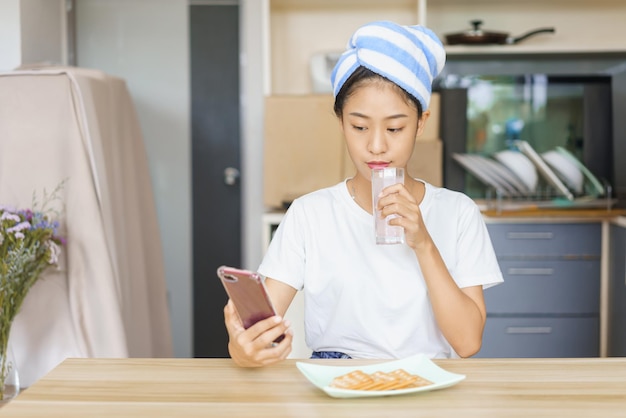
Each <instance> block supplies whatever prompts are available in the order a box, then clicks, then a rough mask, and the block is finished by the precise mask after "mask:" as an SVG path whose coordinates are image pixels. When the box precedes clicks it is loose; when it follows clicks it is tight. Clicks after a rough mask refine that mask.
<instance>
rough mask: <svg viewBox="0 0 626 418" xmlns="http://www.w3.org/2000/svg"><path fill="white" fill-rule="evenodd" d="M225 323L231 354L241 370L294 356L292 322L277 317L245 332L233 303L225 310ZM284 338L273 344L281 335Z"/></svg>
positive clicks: (261, 322)
mask: <svg viewBox="0 0 626 418" xmlns="http://www.w3.org/2000/svg"><path fill="white" fill-rule="evenodd" d="M224 322H225V323H226V330H227V331H228V340H229V341H228V352H229V353H230V356H231V357H232V359H233V360H234V361H235V363H236V364H237V365H239V366H242V367H261V366H267V365H270V364H274V363H278V362H279V361H282V360H284V359H286V358H287V356H288V355H289V353H291V343H292V341H293V334H292V331H291V329H290V328H289V325H290V324H289V321H286V320H284V319H283V318H282V317H280V316H278V315H276V316H272V317H270V318H267V319H264V320H262V321H259V322H257V323H256V324H254V325H252V326H251V327H250V328H248V329H245V328H244V327H243V324H242V323H241V319H240V318H239V315H238V314H237V309H236V308H235V305H234V304H233V302H232V301H231V300H229V301H228V303H227V304H226V306H225V307H224ZM282 334H284V335H285V338H283V340H282V341H281V342H279V343H274V342H273V341H274V340H276V339H277V338H278V337H279V336H280V335H282Z"/></svg>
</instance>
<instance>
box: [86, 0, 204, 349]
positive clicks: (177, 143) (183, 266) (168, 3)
mask: <svg viewBox="0 0 626 418" xmlns="http://www.w3.org/2000/svg"><path fill="white" fill-rule="evenodd" d="M188 38H189V35H188V7H187V1H186V0H76V59H77V65H78V66H80V67H88V68H97V69H99V70H102V71H105V72H107V73H109V74H112V75H115V76H118V77H121V78H123V79H125V80H126V82H127V84H128V88H129V90H130V93H131V95H132V97H133V99H134V101H135V106H136V109H137V113H138V115H139V121H140V124H141V128H142V131H143V135H144V142H145V145H146V150H147V154H148V160H149V164H150V171H151V176H152V187H153V190H154V194H155V200H156V202H155V203H156V207H157V213H158V218H159V224H160V229H161V239H162V246H163V255H164V259H165V274H166V280H167V287H168V292H169V303H170V311H171V313H170V315H171V321H172V334H173V340H174V341H173V343H174V354H175V356H176V357H190V356H191V355H192V348H191V347H192V344H191V342H192V302H191V300H192V298H191V288H192V272H191V185H190V183H191V162H190V161H191V160H190V157H191V154H190V147H191V133H190V92H189V56H188V55H189V53H188V51H189V46H188V44H189V39H188Z"/></svg>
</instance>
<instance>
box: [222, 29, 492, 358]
mask: <svg viewBox="0 0 626 418" xmlns="http://www.w3.org/2000/svg"><path fill="white" fill-rule="evenodd" d="M444 62H445V52H444V49H443V46H442V44H441V42H440V41H439V39H438V38H437V37H436V36H435V35H434V33H433V32H431V31H430V30H429V29H427V28H424V27H422V26H400V25H397V24H394V23H392V22H373V23H370V24H367V25H365V26H363V27H361V28H359V29H358V30H357V31H356V32H355V33H354V35H353V36H352V38H351V39H350V42H349V44H348V49H347V51H346V52H344V54H343V55H342V56H341V58H340V59H339V62H338V63H337V65H336V67H335V69H334V71H333V74H332V82H333V87H334V94H335V106H334V110H335V113H336V115H337V117H338V120H339V122H340V125H341V129H342V130H343V134H344V137H345V140H346V144H347V148H348V152H349V154H350V157H351V159H352V161H353V162H354V165H355V168H356V173H355V175H354V177H352V178H349V179H346V180H345V181H343V182H341V183H339V184H337V185H335V186H332V187H329V188H326V189H322V190H318V191H316V192H313V193H310V194H308V195H305V196H303V197H301V198H299V199H296V200H295V201H294V202H293V203H292V205H291V206H290V208H289V210H288V211H287V213H286V214H285V216H284V218H283V221H282V222H281V224H280V226H279V227H278V229H277V231H276V233H275V235H274V238H273V240H272V242H271V244H270V247H269V249H268V251H267V253H266V256H265V258H264V259H263V262H262V263H261V266H260V267H259V269H258V271H259V272H260V273H261V274H263V275H264V276H266V278H267V279H266V285H267V288H268V291H269V293H270V296H271V298H272V301H273V303H274V305H275V307H276V309H277V311H278V314H279V315H277V316H275V317H272V318H268V319H266V320H264V321H260V322H258V323H257V324H255V325H254V326H252V327H250V328H249V329H247V330H245V329H244V328H243V326H242V324H241V322H240V320H239V318H238V316H237V313H236V310H235V308H234V306H233V304H232V302H230V301H229V303H228V304H227V305H226V307H225V308H224V314H225V322H226V327H227V329H228V333H229V338H230V341H229V345H228V348H229V352H230V355H231V357H232V358H233V359H234V361H235V362H236V363H237V364H239V365H241V366H245V367H258V366H264V365H269V364H272V363H276V362H278V361H281V360H283V359H285V358H286V357H287V356H288V355H289V353H290V351H291V343H292V335H291V330H290V329H289V323H288V322H287V321H285V320H283V319H282V316H283V315H284V314H285V312H286V311H287V309H288V307H289V304H290V303H291V301H292V300H293V297H294V296H295V294H296V292H297V291H303V292H304V302H305V330H306V342H307V345H308V346H309V347H310V348H311V349H312V350H313V354H312V358H381V359H382V358H404V357H407V356H410V355H413V354H416V353H424V354H426V355H428V356H429V357H432V358H434V357H458V356H460V357H468V356H471V355H473V354H475V353H477V352H478V351H479V349H480V346H481V342H482V333H483V328H484V324H485V318H486V312H485V303H484V300H483V289H484V288H486V287H488V286H491V285H494V284H497V283H499V282H501V281H502V274H501V272H500V269H499V267H498V263H497V261H496V257H495V254H494V251H493V248H492V246H491V241H490V239H489V235H488V233H487V229H486V227H485V225H484V222H483V219H482V217H481V214H480V211H479V209H478V208H477V206H476V205H475V204H474V202H473V201H472V200H471V199H469V198H468V197H467V196H465V195H463V194H461V193H458V192H454V191H451V190H447V189H444V188H438V187H434V186H432V185H430V184H428V183H426V182H424V181H422V180H419V179H414V178H412V177H411V176H410V173H407V174H408V175H407V176H405V182H404V184H403V185H402V184H399V185H394V186H390V187H387V188H386V189H385V190H384V191H383V194H382V196H381V197H380V199H379V202H378V208H379V209H380V210H382V216H383V217H386V216H388V215H390V214H395V215H398V217H397V218H395V219H393V220H391V221H390V222H389V223H390V224H393V225H399V226H401V227H403V228H404V232H405V241H406V243H405V244H398V245H376V243H375V239H374V232H373V219H372V216H373V215H372V196H371V180H370V178H371V169H372V168H378V167H403V168H405V170H406V167H407V163H408V161H409V159H410V157H411V154H412V152H413V148H414V144H415V138H416V136H418V135H420V134H421V132H422V131H423V129H424V126H425V124H426V122H427V120H428V116H429V114H430V113H429V111H428V103H429V100H430V95H431V86H432V80H433V79H434V78H435V77H436V76H437V75H438V74H439V72H440V71H441V69H442V68H443V65H444ZM283 333H286V338H284V339H283V340H282V341H281V342H280V343H278V344H273V343H272V341H274V340H275V339H276V338H277V337H278V336H279V335H281V334H283Z"/></svg>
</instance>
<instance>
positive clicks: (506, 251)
mask: <svg viewBox="0 0 626 418" xmlns="http://www.w3.org/2000/svg"><path fill="white" fill-rule="evenodd" d="M487 228H488V230H489V234H490V237H491V240H492V243H493V246H494V249H495V251H496V256H497V257H498V262H499V264H500V268H501V270H502V273H503V275H504V283H502V284H500V285H497V286H495V287H493V288H491V289H487V290H486V291H485V303H486V306H487V323H486V326H485V331H484V337H483V346H482V349H481V351H480V352H479V353H478V354H477V357H594V356H599V355H600V286H601V279H600V278H601V251H602V226H601V223H600V222H582V223H562V224H559V223H488V224H487Z"/></svg>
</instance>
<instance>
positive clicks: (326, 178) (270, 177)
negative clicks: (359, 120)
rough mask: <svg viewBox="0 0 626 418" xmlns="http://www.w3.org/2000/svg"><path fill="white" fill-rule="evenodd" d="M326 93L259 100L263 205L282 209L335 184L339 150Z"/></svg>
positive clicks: (339, 165) (340, 157) (339, 140)
mask: <svg viewBox="0 0 626 418" xmlns="http://www.w3.org/2000/svg"><path fill="white" fill-rule="evenodd" d="M333 103H334V99H333V96H332V95H331V94H319V95H284V96H270V97H267V98H266V101H265V143H264V181H263V182H264V193H263V197H264V203H265V205H266V206H269V207H282V206H283V204H284V203H287V202H291V201H292V200H293V199H295V198H296V197H298V196H301V195H303V194H306V193H309V192H312V191H314V190H317V189H321V188H323V187H328V186H332V185H333V184H336V183H338V182H339V181H340V179H341V175H342V171H343V170H342V164H343V149H344V147H345V145H344V140H343V134H342V132H341V129H340V126H339V122H338V120H337V117H336V116H335V113H334V112H333Z"/></svg>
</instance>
